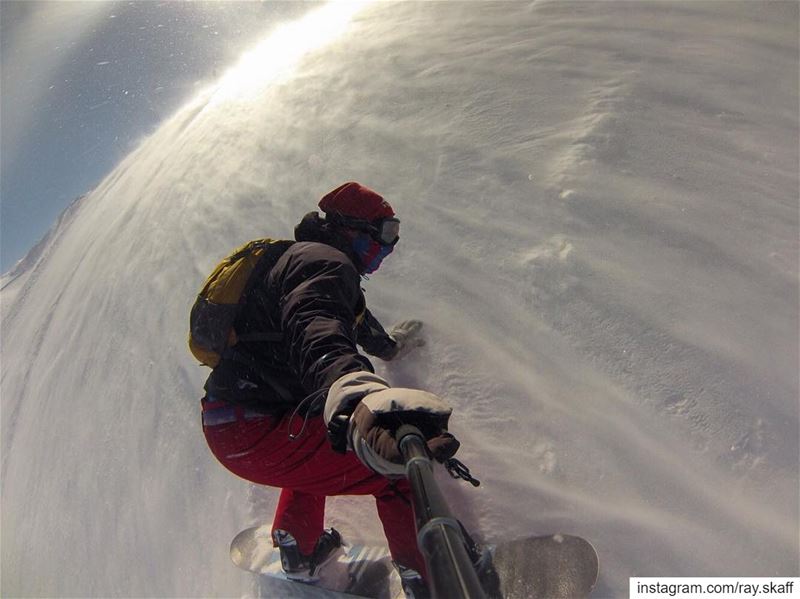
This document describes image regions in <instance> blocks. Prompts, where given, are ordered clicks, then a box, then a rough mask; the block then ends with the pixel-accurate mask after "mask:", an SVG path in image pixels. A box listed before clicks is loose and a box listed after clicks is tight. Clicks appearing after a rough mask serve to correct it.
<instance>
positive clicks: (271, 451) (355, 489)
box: [202, 182, 458, 597]
mask: <svg viewBox="0 0 800 599" xmlns="http://www.w3.org/2000/svg"><path fill="white" fill-rule="evenodd" d="M319 208H320V209H321V210H322V212H323V213H324V216H321V215H320V214H319V213H317V212H310V213H308V214H306V215H305V217H303V219H302V221H301V222H300V223H299V224H298V225H297V226H296V227H295V239H296V242H295V243H293V244H291V245H290V246H289V247H288V249H287V250H285V252H284V253H283V254H282V255H281V257H280V258H279V259H278V260H277V262H276V263H275V264H274V266H273V267H272V268H271V269H270V270H269V271H268V272H267V273H266V274H265V275H262V276H261V278H259V280H256V281H255V283H254V284H253V285H252V286H251V287H250V288H249V290H248V292H247V294H246V296H245V298H244V305H243V307H242V309H241V312H240V314H239V316H238V317H237V320H236V322H235V326H234V329H235V331H236V334H237V335H240V340H239V341H238V342H237V343H236V344H235V345H233V346H232V347H230V348H228V349H227V350H226V351H225V352H224V354H223V355H222V359H221V361H220V362H219V364H218V365H217V366H216V367H215V368H214V369H213V371H212V372H211V375H210V376H209V378H208V380H207V382H206V385H205V390H206V395H205V397H204V398H203V400H202V410H203V432H204V434H205V437H206V440H207V442H208V445H209V447H210V449H211V451H212V452H213V454H214V455H215V456H216V458H217V459H218V460H219V461H220V462H221V463H222V464H223V465H224V466H225V467H226V468H227V469H228V470H230V471H231V472H233V473H234V474H236V475H237V476H240V477H242V478H244V479H247V480H249V481H251V482H254V483H257V484H263V485H269V486H273V487H279V488H281V489H282V491H281V493H280V498H279V500H278V505H277V509H276V513H275V517H274V521H273V527H272V536H273V543H274V544H275V546H276V547H278V548H279V551H280V553H281V563H282V566H283V568H284V570H285V571H286V572H287V573H289V574H291V575H292V576H293V577H295V578H302V577H303V576H306V575H311V574H313V571H314V569H315V568H316V567H317V566H318V565H319V564H320V563H322V562H324V561H325V559H326V557H329V556H330V555H331V554H332V553H333V551H334V550H335V549H336V548H337V547H338V546H339V545H340V543H341V539H340V537H339V534H338V533H337V532H336V531H335V530H333V529H325V528H324V514H325V498H326V497H327V496H332V495H365V494H369V495H374V496H375V499H376V505H377V510H378V515H379V517H380V520H381V523H382V525H383V529H384V532H385V535H386V539H387V541H388V545H389V550H390V552H391V555H392V558H393V560H394V562H395V564H396V566H397V568H398V570H399V571H400V574H401V580H402V582H403V585H404V588H405V589H407V592H408V593H409V594H412V593H414V594H415V595H414V596H417V597H419V596H423V595H424V594H425V593H426V586H425V582H424V578H425V576H426V573H425V565H424V562H423V559H422V556H421V554H420V552H419V550H418V548H417V543H416V533H415V528H414V518H413V512H412V508H411V503H410V500H409V494H410V489H409V486H408V483H407V481H406V480H405V478H403V475H404V468H403V466H402V463H401V462H402V460H401V457H400V454H399V450H398V448H397V443H396V441H395V439H394V436H393V435H394V433H395V431H396V430H397V428H398V427H399V426H400V425H401V424H405V423H410V424H414V425H416V426H417V427H419V428H420V429H421V430H422V431H423V432H424V433H425V436H426V438H427V443H428V447H429V449H430V451H431V453H432V455H433V456H434V457H436V458H437V459H439V460H440V461H444V460H446V459H447V458H450V457H452V456H453V454H454V453H455V452H456V450H457V449H458V441H457V440H456V439H455V438H454V437H453V436H452V435H451V434H450V433H448V432H447V424H448V419H449V416H450V413H451V408H450V406H449V405H448V404H447V403H446V402H445V401H444V400H443V399H441V398H440V397H437V396H436V395H433V394H431V393H427V392H425V391H420V390H414V389H402V388H392V387H391V386H390V385H389V383H388V382H387V381H385V380H384V379H383V378H381V377H380V376H377V375H376V374H374V368H373V366H372V364H371V363H370V361H369V360H368V359H367V358H366V357H365V356H363V355H362V354H360V353H359V352H358V350H357V347H356V345H357V344H358V345H360V346H361V348H362V349H363V350H364V351H365V352H366V353H367V354H369V355H372V356H375V357H378V358H380V359H383V360H392V359H397V358H398V357H400V356H402V355H403V354H405V353H406V352H407V351H409V350H410V349H412V348H414V347H416V346H418V345H420V344H421V343H422V339H421V337H420V329H421V326H422V324H421V322H419V321H413V320H412V321H404V322H401V323H399V324H398V325H397V326H395V327H393V328H391V330H390V331H389V332H388V333H387V332H386V331H385V329H384V328H383V327H382V326H381V324H380V323H379V322H378V320H377V319H376V318H375V317H374V316H373V315H372V314H371V313H370V312H369V310H367V308H366V304H365V299H364V294H363V292H362V290H361V287H360V280H361V276H362V275H365V274H369V273H372V272H374V271H376V270H377V269H378V267H379V266H380V264H381V262H382V261H383V259H384V258H386V256H388V255H389V254H390V253H391V252H392V251H393V250H394V247H395V245H396V244H397V242H398V240H399V226H400V221H399V220H398V219H397V218H396V217H395V213H394V210H393V209H392V207H391V206H390V205H389V203H388V202H386V200H384V198H383V197H381V196H380V195H379V194H377V193H376V192H374V191H372V190H370V189H368V188H367V187H365V186H363V185H360V184H358V183H354V182H350V183H345V184H344V185H341V186H340V187H338V188H336V189H334V190H333V191H331V192H330V193H328V194H327V195H325V196H324V197H323V198H322V200H321V201H320V202H319ZM276 333H277V334H276Z"/></svg>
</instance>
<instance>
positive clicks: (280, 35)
mask: <svg viewBox="0 0 800 599" xmlns="http://www.w3.org/2000/svg"><path fill="white" fill-rule="evenodd" d="M372 1H374V0H331V2H328V3H327V4H325V5H324V6H323V7H322V8H319V9H317V10H315V11H313V12H311V13H309V14H307V15H306V16H304V17H302V18H300V19H298V20H297V21H294V22H291V23H288V24H286V25H283V26H281V27H280V28H278V29H277V30H276V31H274V32H273V33H272V34H271V35H269V36H268V37H267V38H266V39H264V40H263V41H262V42H260V43H259V44H258V45H257V46H256V47H255V48H253V49H252V50H250V51H249V52H247V53H245V54H244V55H243V56H242V57H241V59H240V60H239V62H238V63H237V64H236V65H234V66H233V67H232V68H231V69H230V70H229V71H228V72H226V73H225V74H224V75H223V76H222V78H221V79H220V81H219V83H218V85H217V89H216V90H215V93H214V98H213V101H214V102H221V101H225V100H229V99H232V98H239V99H242V98H248V97H254V96H256V95H257V94H258V92H259V91H261V90H263V89H264V88H266V87H267V86H268V85H269V84H270V83H272V82H274V81H275V80H277V79H279V78H280V77H283V76H286V75H288V74H289V73H291V71H292V70H293V69H294V67H295V66H296V65H297V63H298V62H299V61H300V59H302V58H303V57H304V56H305V55H307V54H309V53H310V52H313V51H314V50H317V49H319V48H322V47H323V46H325V45H326V44H329V43H330V42H332V41H333V40H335V39H336V38H337V37H339V36H340V35H341V34H342V33H343V32H344V31H345V29H346V28H347V25H348V24H349V23H350V20H351V19H352V18H353V16H354V15H355V14H356V13H357V12H358V11H360V10H361V9H362V8H363V7H364V6H365V5H366V4H369V3H370V2H372Z"/></svg>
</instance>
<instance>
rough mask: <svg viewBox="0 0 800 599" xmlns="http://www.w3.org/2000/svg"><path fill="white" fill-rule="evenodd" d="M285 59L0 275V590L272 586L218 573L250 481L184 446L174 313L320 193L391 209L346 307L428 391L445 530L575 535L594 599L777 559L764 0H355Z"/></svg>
mask: <svg viewBox="0 0 800 599" xmlns="http://www.w3.org/2000/svg"><path fill="white" fill-rule="evenodd" d="M298 60H299V62H298V63H297V64H296V66H295V67H294V69H293V70H292V71H291V72H290V73H284V74H283V75H282V76H281V77H280V78H278V79H275V78H274V73H271V74H270V77H273V78H272V79H270V80H268V81H266V80H263V81H262V79H260V73H261V71H260V70H259V69H258V68H257V66H256V67H255V68H254V67H253V66H252V65H251V66H250V67H246V61H245V62H243V63H242V65H239V67H233V70H232V71H231V73H237V71H236V69H237V68H238V69H239V71H238V76H231V73H229V74H226V75H225V76H223V77H222V78H221V80H220V83H219V85H218V86H216V87H214V88H212V89H208V90H206V91H204V92H203V93H201V94H200V95H198V97H197V98H195V99H194V100H193V101H192V102H190V103H189V104H187V105H186V106H185V107H184V108H183V109H181V110H180V111H178V112H177V113H176V114H175V115H174V116H173V117H172V118H170V119H169V120H167V121H166V122H164V123H163V125H162V126H161V127H160V129H158V130H157V131H156V132H155V133H154V134H153V135H151V136H150V137H148V138H146V139H143V140H142V142H141V145H140V146H139V147H138V149H136V150H135V151H133V152H132V153H131V154H130V155H129V156H128V157H127V158H126V159H125V160H124V161H123V162H122V163H121V164H119V166H118V167H117V168H116V169H115V170H114V171H112V172H111V173H109V175H108V177H107V178H106V179H105V180H104V181H103V182H102V183H101V184H100V185H99V186H98V187H97V188H96V189H95V190H93V191H92V192H91V193H89V194H88V195H87V196H86V197H84V198H83V199H82V200H81V201H79V202H77V203H76V204H75V205H74V206H73V207H71V209H70V211H69V212H68V214H65V215H64V217H63V218H62V219H61V221H60V222H59V223H58V225H57V226H56V227H54V229H53V230H52V231H51V233H50V234H49V236H48V237H47V239H46V240H45V241H44V242H43V244H41V245H40V246H39V247H38V248H37V249H36V253H35V254H32V255H31V256H30V257H29V260H28V261H27V262H25V263H24V264H23V265H21V266H20V268H17V269H16V270H15V271H14V272H13V273H9V274H8V275H6V276H4V277H3V279H2V294H0V299H1V300H2V533H3V543H2V595H3V596H4V597H17V596H20V597H22V596H74V597H77V596H81V597H111V596H119V597H134V596H136V597H201V596H202V597H211V596H215V597H230V596H242V595H246V594H253V593H255V592H257V591H260V592H263V593H266V594H267V595H268V596H270V595H272V596H282V593H284V592H285V589H282V588H280V587H275V588H274V589H272V590H271V591H270V589H257V588H256V587H255V581H254V579H253V577H252V576H251V575H249V574H246V573H243V572H240V571H238V570H237V569H236V568H235V567H234V566H232V565H231V564H230V562H229V560H228V555H227V552H228V543H229V541H230V539H231V538H232V537H233V535H234V534H235V533H236V532H238V531H239V530H241V529H242V528H245V527H247V526H249V525H253V524H256V523H264V522H268V521H270V520H271V517H272V509H273V507H274V503H275V500H276V497H277V494H276V491H275V490H273V489H268V488H256V487H253V486H251V485H249V484H248V483H246V482H244V481H241V480H238V479H236V478H235V477H234V476H232V475H230V474H228V473H227V472H226V471H225V470H224V469H223V468H222V467H221V466H220V465H218V464H217V463H216V462H215V461H214V459H213V457H212V456H211V454H210V452H208V450H207V448H206V447H205V442H204V440H203V437H202V433H201V430H200V421H199V398H200V396H201V392H202V384H203V381H204V377H205V375H206V371H205V370H204V369H203V368H201V367H199V366H197V365H195V363H194V362H193V360H192V359H191V357H190V356H189V354H188V352H187V350H186V345H185V336H186V329H187V320H188V312H189V308H190V306H191V303H192V302H193V299H194V296H195V293H196V292H197V290H198V288H199V286H200V284H201V283H202V281H203V279H204V277H205V276H206V274H207V273H208V271H209V270H210V269H211V268H212V267H213V265H214V264H215V263H216V262H217V261H218V260H219V259H220V258H221V257H222V256H224V255H225V254H226V253H227V252H228V251H229V250H230V249H232V248H233V247H236V246H238V245H240V244H241V243H243V242H244V241H247V240H249V239H252V238H256V237H262V236H272V237H286V236H290V235H291V233H292V229H293V225H294V224H295V223H296V222H297V221H298V220H299V219H300V218H301V217H302V215H303V214H304V213H306V212H308V211H310V210H313V209H315V208H316V202H317V200H318V198H319V197H321V196H322V195H323V194H324V193H325V192H327V191H328V190H330V189H332V188H333V187H335V186H337V185H339V184H340V183H342V182H344V181H347V180H358V181H361V182H363V183H364V184H366V185H369V186H370V187H373V188H375V189H377V190H379V191H380V192H381V193H383V194H384V195H385V196H386V197H387V199H388V200H389V201H390V202H391V204H392V205H393V206H394V207H395V209H396V211H397V212H398V215H399V217H400V219H401V220H402V223H403V224H402V227H403V228H402V235H401V242H400V244H399V245H398V248H397V250H396V251H395V252H394V254H393V255H392V256H391V257H390V258H389V259H387V261H386V263H385V264H384V266H383V268H382V269H381V270H380V271H379V272H378V273H377V274H375V275H374V276H372V277H371V280H369V281H368V282H366V283H365V288H366V291H367V299H368V302H369V304H370V306H371V308H372V309H373V311H374V312H375V313H376V315H377V316H378V317H379V318H381V319H382V320H383V321H384V322H385V323H386V324H390V323H391V322H392V321H393V320H396V319H403V318H420V319H422V320H424V321H425V323H426V329H425V331H426V339H427V344H426V345H425V347H423V348H421V349H420V350H419V351H418V352H417V353H416V354H412V355H409V356H408V357H407V359H405V360H404V361H403V362H401V363H397V364H384V363H380V362H377V361H376V362H377V363H376V366H377V368H378V371H379V373H381V374H383V375H385V376H386V377H387V378H388V379H389V380H390V381H391V382H392V383H393V384H395V385H397V386H409V387H416V388H422V389H426V390H429V391H432V392H435V393H438V394H440V395H441V396H443V397H445V398H447V399H448V400H449V401H450V402H452V404H453V405H454V406H455V411H454V416H453V419H452V430H453V432H454V433H455V434H456V435H457V436H458V437H459V438H460V440H461V441H462V450H461V452H460V455H459V457H460V458H461V459H462V460H463V461H464V462H465V463H466V464H467V465H468V466H469V467H470V468H471V469H472V471H473V473H474V474H475V475H476V476H477V477H478V478H480V479H481V480H482V481H483V484H482V486H481V487H480V488H479V489H473V488H472V487H470V486H468V485H464V484H463V483H462V484H460V485H459V484H458V483H456V482H454V481H450V480H449V479H448V480H445V479H444V478H443V479H442V484H443V486H444V487H445V490H446V492H447V495H448V497H449V498H450V499H451V502H452V505H453V507H454V508H455V510H456V511H457V512H458V514H459V515H460V516H461V517H462V518H463V519H464V521H465V522H466V524H467V525H468V527H470V528H471V529H473V530H474V531H476V533H477V536H479V537H482V538H484V539H488V540H496V539H500V538H508V537H517V536H521V535H524V534H533V533H538V534H543V533H547V532H556V531H559V532H565V533H574V534H579V535H581V536H584V537H586V538H587V539H589V540H591V541H592V543H593V544H594V545H595V546H596V547H597V550H598V553H599V555H600V561H601V578H600V582H599V585H598V588H597V590H596V593H595V595H596V596H598V597H619V596H625V595H626V594H627V588H628V577H630V576H721V575H728V576H778V575H781V576H798V575H800V546H799V544H800V541H799V540H798V536H799V535H798V527H799V526H800V524H799V521H798V487H799V485H800V479H799V477H798V462H799V458H798V455H799V452H800V449H799V447H798V436H799V433H798V431H799V430H800V429H799V424H798V330H799V329H798V314H799V311H798V272H799V270H798V197H799V196H798V193H799V190H800V186H799V184H798V164H799V157H798V114H799V111H798V66H799V64H800V62H799V59H798V4H797V3H796V2H781V1H777V2H601V3H588V2H587V3H584V2H552V1H542V2H532V3H525V2H517V3H509V2H483V1H482V2H447V3H444V2H434V3H422V2H402V3H388V2H386V3H383V2H382V3H378V4H374V5H370V6H368V7H366V8H365V9H363V10H362V11H361V12H360V13H358V14H357V15H356V16H355V17H354V18H353V20H352V21H351V22H350V24H349V25H347V28H346V29H345V30H344V32H343V33H342V35H340V36H339V37H338V38H336V39H334V40H332V41H330V42H329V43H328V44H327V45H326V46H324V47H323V48H318V49H315V50H313V51H311V52H310V53H307V54H306V55H305V56H304V57H303V58H301V59H298ZM251 62H252V61H251ZM246 68H249V69H250V70H249V71H246V72H242V69H246ZM328 517H329V524H330V525H333V526H336V527H337V528H338V529H340V530H341V531H342V532H343V534H344V535H345V537H348V538H350V539H351V540H353V541H367V542H380V540H381V538H382V535H381V530H380V527H379V525H378V520H377V516H376V514H375V509H374V506H373V504H372V502H371V501H370V500H369V499H367V498H356V499H353V498H341V499H334V500H331V502H330V503H329V509H328Z"/></svg>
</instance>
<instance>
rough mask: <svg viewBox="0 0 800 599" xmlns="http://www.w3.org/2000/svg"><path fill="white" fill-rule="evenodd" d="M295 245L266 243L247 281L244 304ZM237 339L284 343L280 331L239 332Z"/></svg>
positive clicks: (289, 243) (278, 242) (286, 241)
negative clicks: (256, 286)
mask: <svg viewBox="0 0 800 599" xmlns="http://www.w3.org/2000/svg"><path fill="white" fill-rule="evenodd" d="M294 243H295V242H294V241H288V240H281V241H272V242H266V243H265V244H264V246H265V247H266V251H265V252H264V255H263V256H261V259H260V260H259V261H258V264H257V265H256V267H255V268H254V269H253V273H252V274H251V275H250V279H249V280H248V281H247V286H246V287H245V288H244V292H243V293H242V299H241V301H242V302H244V301H246V300H247V298H248V297H249V296H250V294H251V292H252V291H253V287H254V286H255V285H256V284H257V283H258V282H259V281H261V280H262V279H263V278H264V276H266V274H267V273H268V272H269V271H270V270H272V267H273V266H275V264H276V263H277V262H278V260H280V259H281V256H283V254H284V253H285V252H286V250H288V249H289V248H290V247H292V245H294ZM236 339H237V340H239V341H265V342H272V343H277V342H279V341H283V333H280V332H278V331H259V332H254V333H241V334H240V333H238V332H237V333H236Z"/></svg>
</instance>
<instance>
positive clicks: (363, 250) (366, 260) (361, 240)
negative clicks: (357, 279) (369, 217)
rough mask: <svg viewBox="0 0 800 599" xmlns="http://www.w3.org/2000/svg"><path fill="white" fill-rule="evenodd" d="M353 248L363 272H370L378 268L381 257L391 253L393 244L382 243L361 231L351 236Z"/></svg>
mask: <svg viewBox="0 0 800 599" xmlns="http://www.w3.org/2000/svg"><path fill="white" fill-rule="evenodd" d="M353 250H355V253H356V255H357V256H358V259H359V260H360V261H361V264H362V266H363V268H364V273H365V274H371V273H373V272H375V271H376V270H378V268H379V267H380V265H381V262H383V259H384V258H386V256H388V255H389V254H391V253H392V250H394V246H393V245H382V244H380V243H378V242H377V241H375V240H374V239H372V237H371V236H370V235H369V234H366V233H363V234H359V235H356V236H355V238H353Z"/></svg>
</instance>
